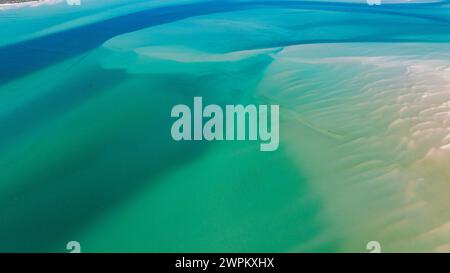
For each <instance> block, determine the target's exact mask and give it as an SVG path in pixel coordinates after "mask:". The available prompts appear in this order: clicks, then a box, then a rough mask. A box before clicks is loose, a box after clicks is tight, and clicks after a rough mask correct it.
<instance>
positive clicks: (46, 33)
mask: <svg viewBox="0 0 450 273" xmlns="http://www.w3.org/2000/svg"><path fill="white" fill-rule="evenodd" d="M354 2H355V1H354ZM428 2H431V1H428ZM449 20H450V19H449V17H448V12H447V1H441V2H439V3H426V4H418V3H415V4H399V5H394V4H386V5H382V6H381V7H377V8H376V9H373V8H372V7H369V6H367V5H366V4H364V3H359V2H358V3H334V2H333V3H330V2H324V1H317V2H305V1H278V2H276V1H248V2H247V1H212V2H211V1H166V2H164V1H117V2H114V4H111V3H106V2H104V1H89V2H88V1H86V3H85V2H83V4H82V5H81V6H80V7H71V6H66V5H64V4H58V5H53V6H40V7H36V8H22V9H11V10H6V11H0V23H1V24H2V25H5V26H7V27H8V28H13V29H15V30H17V31H16V32H15V33H16V35H11V34H9V33H6V32H4V30H0V37H1V39H0V40H1V42H0V44H2V45H3V46H2V47H1V48H0V59H1V60H2V64H1V65H0V72H1V73H0V131H1V132H2V134H1V136H0V202H1V207H2V209H1V210H0V221H1V224H0V251H5V252H9V251H13V252H40V251H43V252H48V251H51V252H65V251H66V249H65V246H66V243H67V242H68V241H72V240H75V241H79V242H80V243H81V246H82V251H84V252H346V251H356V252H366V249H365V247H366V244H367V242H369V241H373V240H377V241H380V242H381V243H382V246H383V250H384V251H446V250H447V247H448V243H449V241H450V237H449V236H448V232H446V231H447V228H448V221H449V218H448V215H449V214H448V212H449V209H448V206H447V201H448V200H449V199H448V198H449V193H450V191H449V188H448V181H449V172H448V170H447V167H446V166H447V165H446V164H447V163H449V162H450V157H449V156H450V155H449V153H448V150H449V149H448V146H447V145H448V144H449V143H450V142H449V141H450V138H448V137H447V136H448V135H450V131H449V129H448V128H449V127H448V124H449V123H448V122H449V119H448V114H447V113H448V112H449V111H448V110H449V107H450V106H449V104H448V100H449V99H450V96H449V95H448V90H447V89H448V86H450V85H449V84H450V78H449V77H448V72H449V71H450V68H449V56H448V48H449V47H448V43H447V42H448V40H449V38H450V37H449V36H448V27H449V23H450V21H449ZM194 96H202V97H203V100H204V103H205V104H219V105H225V104H279V105H280V107H281V110H280V111H281V112H280V134H281V142H280V148H279V149H278V150H277V151H275V152H271V153H264V152H260V149H259V143H257V142H248V141H242V142H239V141H237V142H225V141H223V142H205V141H201V142H196V141H192V142H175V141H173V140H172V138H171V135H170V127H171V125H172V122H173V119H171V118H170V111H171V109H172V107H173V106H174V105H176V104H180V103H183V104H188V105H192V102H193V97H194Z"/></svg>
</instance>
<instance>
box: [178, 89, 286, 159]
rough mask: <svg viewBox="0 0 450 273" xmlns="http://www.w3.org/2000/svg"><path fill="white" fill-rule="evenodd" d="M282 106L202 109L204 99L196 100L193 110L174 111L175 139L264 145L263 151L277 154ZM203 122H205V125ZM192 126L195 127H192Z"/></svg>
mask: <svg viewBox="0 0 450 273" xmlns="http://www.w3.org/2000/svg"><path fill="white" fill-rule="evenodd" d="M279 116H280V113H279V105H270V106H269V105H259V106H256V105H252V104H250V105H246V106H244V105H226V106H225V109H222V107H221V106H219V105H215V104H210V105H207V106H206V107H204V106H203V99H202V97H194V104H193V110H191V107H189V106H188V105H184V104H178V105H175V106H174V107H173V108H172V112H171V117H172V118H177V120H175V122H174V123H173V125H172V129H171V134H172V138H173V139H174V140H176V141H182V140H185V141H189V140H206V141H214V140H217V141H220V140H227V141H233V140H250V141H257V140H259V141H261V144H260V150H261V151H264V152H269V151H275V150H277V149H278V145H279V136H280V134H279ZM204 121H206V122H205V123H204ZM192 123H193V125H192Z"/></svg>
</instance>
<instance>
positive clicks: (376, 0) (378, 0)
mask: <svg viewBox="0 0 450 273" xmlns="http://www.w3.org/2000/svg"><path fill="white" fill-rule="evenodd" d="M367 4H369V6H374V5H375V6H379V5H381V0H367Z"/></svg>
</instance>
